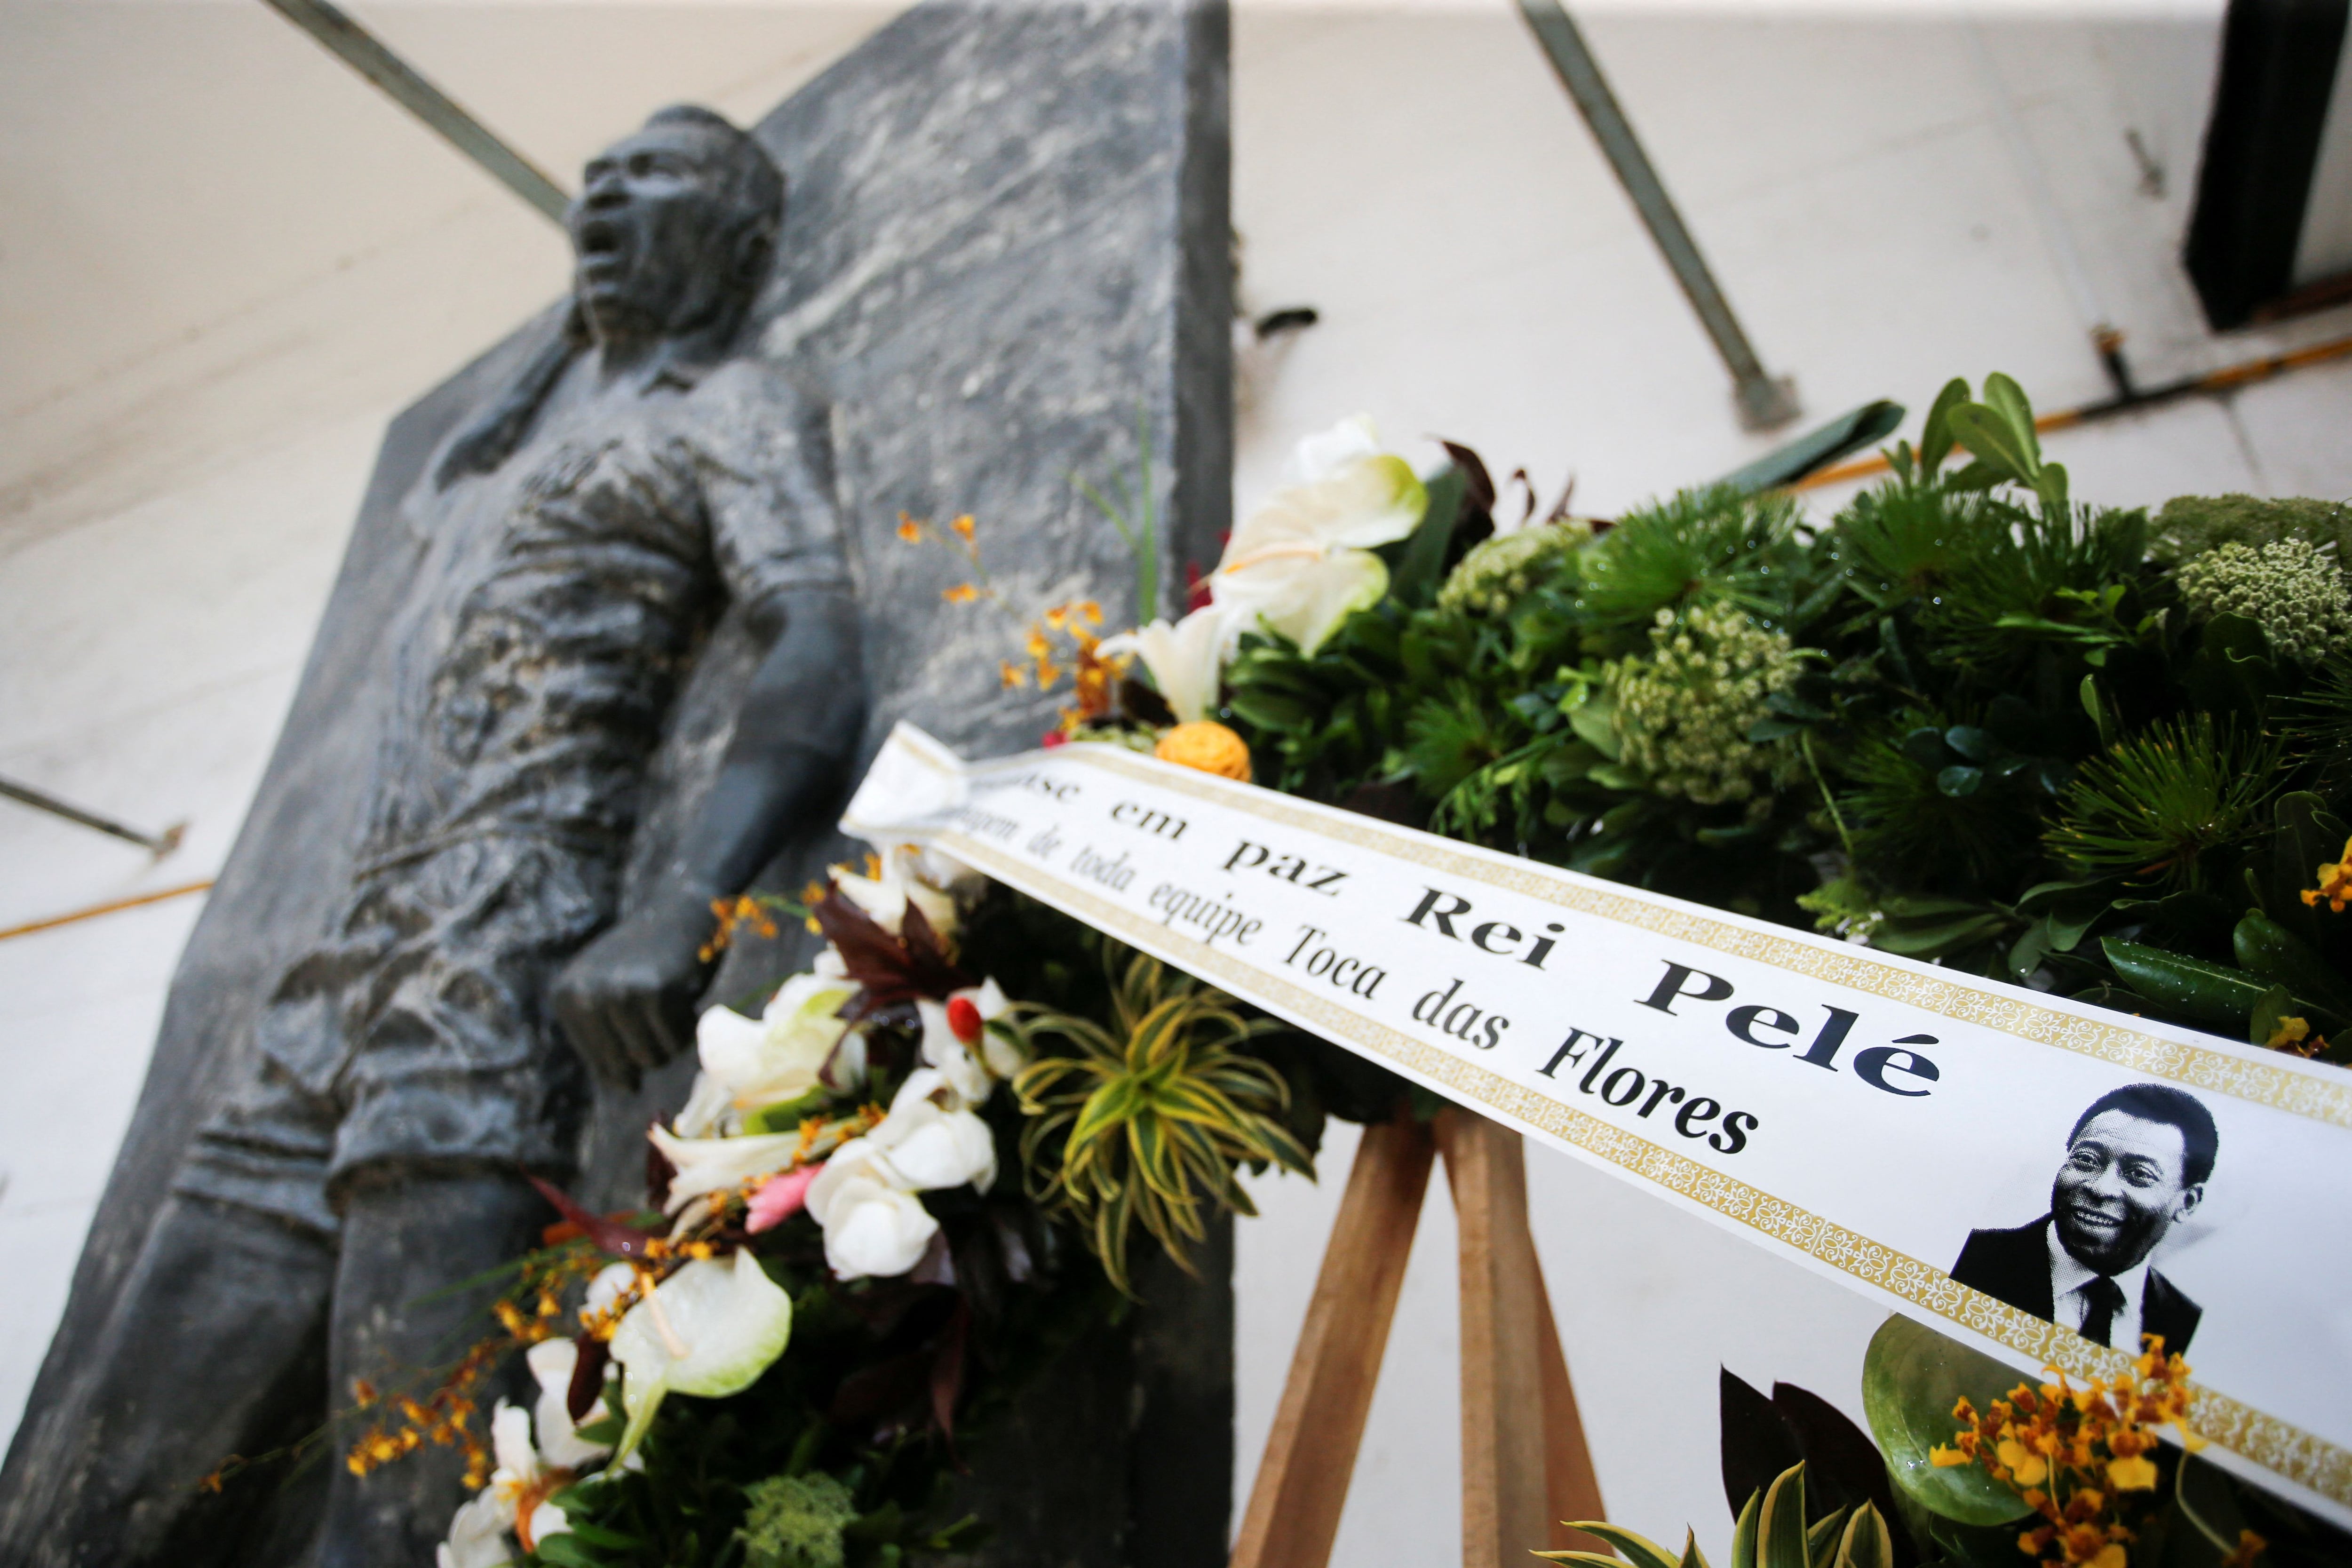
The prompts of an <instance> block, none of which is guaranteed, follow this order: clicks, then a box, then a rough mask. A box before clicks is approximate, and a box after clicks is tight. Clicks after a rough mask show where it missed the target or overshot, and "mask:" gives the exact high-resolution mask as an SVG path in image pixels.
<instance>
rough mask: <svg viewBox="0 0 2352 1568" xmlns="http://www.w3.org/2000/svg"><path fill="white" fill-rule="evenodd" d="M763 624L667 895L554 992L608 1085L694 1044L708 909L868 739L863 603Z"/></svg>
mask: <svg viewBox="0 0 2352 1568" xmlns="http://www.w3.org/2000/svg"><path fill="white" fill-rule="evenodd" d="M754 625H755V626H760V627H761V629H764V630H765V631H767V632H768V634H769V637H770V639H771V640H770V643H769V647H768V651H767V654H766V655H765V657H764V658H762V659H761V663H760V667H759V668H758V670H757V672H756V673H754V675H753V676H752V678H751V684H750V685H749V687H748V688H747V689H745V692H744V698H743V709H742V712H741V714H740V717H739V718H738V719H737V721H736V725H735V735H734V739H733V740H732V741H731V742H730V743H729V745H728V748H727V754H726V756H725V757H724V759H722V760H721V762H720V763H719V776H718V779H717V781H716V782H715V783H714V784H712V786H711V790H710V794H709V797H708V799H706V800H705V802H704V803H703V806H702V810H701V812H700V814H699V815H698V816H697V817H696V819H695V821H694V822H693V824H692V825H691V826H689V827H688V829H687V831H686V834H685V836H684V837H683V838H682V840H681V841H680V843H679V846H678V850H677V857H676V858H675V859H674V860H673V861H672V862H671V865H670V867H669V869H668V874H667V876H666V877H665V878H664V879H663V883H664V885H663V886H661V887H660V888H658V889H656V890H655V891H653V892H652V893H651V894H650V896H648V897H647V898H646V900H645V902H644V904H643V905H642V906H641V907H640V908H638V909H636V910H633V911H632V912H631V913H630V914H629V916H628V917H627V918H626V919H625V920H624V921H621V922H620V923H619V924H617V925H615V926H614V927H613V928H612V929H611V930H610V931H606V932H605V933H604V935H602V936H600V937H598V938H597V939H596V940H595V941H594V942H591V943H590V944H589V945H588V946H587V947H586V948H584V949H583V950H582V951H581V952H580V953H579V955H578V956H577V957H575V958H574V959H573V960H572V963H570V964H569V965H568V966H566V968H565V969H564V971H563V973H562V976H561V977H560V978H559V979H558V981H557V982H556V985H555V991H554V995H553V1002H554V1007H555V1015H556V1017H557V1019H558V1020H559V1021H560V1022H561V1023H562V1026H563V1030H564V1033H565V1034H566V1035H567V1036H568V1037H570V1039H571V1041H572V1047H573V1048H574V1049H576V1050H577V1051H579V1052H580V1054H581V1055H582V1056H583V1057H584V1058H586V1059H587V1061H588V1062H589V1064H590V1066H592V1067H593V1068H595V1069H596V1071H597V1072H598V1073H599V1074H600V1075H601V1076H603V1077H604V1078H605V1079H607V1080H608V1081H611V1082H614V1083H621V1084H627V1085H634V1084H635V1081H636V1079H637V1077H638V1075H639V1074H641V1073H643V1072H645V1071H646V1070H648V1069H650V1068H656V1067H659V1066H660V1065H661V1064H662V1063H664V1062H666V1061H667V1060H669V1059H670V1058H672V1057H675V1056H676V1055H677V1054H678V1052H680V1051H682V1050H684V1049H685V1048H686V1047H687V1046H688V1044H690V1043H691V1042H692V1041H693V1038H694V1003H695V1001H696V999H697V997H698V996H699V994H701V991H702V987H703V984H704V983H705V981H706V980H707V978H708V976H709V961H708V960H706V959H704V958H703V957H702V956H701V950H702V949H703V948H704V947H705V946H706V945H707V944H708V943H709V940H710V935H711V931H712V919H711V912H710V904H711V900H714V899H721V898H729V897H731V896H733V895H734V894H736V893H737V892H740V890H741V889H743V887H744V886H745V885H746V884H748V883H749V882H750V881H751V879H752V877H754V876H755V875H757V874H758V872H759V870H760V868H761V867H762V866H764V865H765V864H767V862H768V861H769V860H770V859H771V858H772V857H773V856H774V855H775V853H776V851H777V850H778V848H779V847H782V843H783V842H784V839H785V837H786V836H787V835H788V834H789V833H790V832H791V831H792V830H793V828H795V827H797V826H802V825H803V824H804V823H805V822H806V820H807V818H808V816H809V815H810V814H811V813H812V812H814V811H819V810H822V809H824V806H825V805H827V804H828V803H830V802H831V801H832V800H833V799H834V798H835V795H837V794H838V792H839V790H840V787H841V784H842V783H843V777H842V775H843V773H844V771H845V769H846V768H847V766H848V764H849V762H850V760H851V758H852V756H853V755H854V754H855V753H856V749H857V745H858V742H859V740H860V738H861V735H862V733H863V731H864V728H865V717H866V695H865V679H864V672H863V668H862V665H861V661H860V658H859V653H858V635H857V616H856V602H855V600H854V599H853V598H852V596H851V595H849V594H848V593H847V592H846V591H845V590H844V589H841V588H837V587H824V588H806V589H787V590H785V591H783V592H782V593H779V594H777V595H772V597H771V598H770V599H768V600H767V601H765V602H764V603H763V604H762V605H760V606H759V609H758V611H757V612H755V616H754Z"/></svg>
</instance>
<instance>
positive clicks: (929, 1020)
mask: <svg viewBox="0 0 2352 1568" xmlns="http://www.w3.org/2000/svg"><path fill="white" fill-rule="evenodd" d="M1012 1010H1013V1003H1012V1000H1011V998H1009V997H1007V996H1006V995H1005V994H1004V992H1003V988H1002V987H1000V986H999V985H998V984H996V982H995V981H993V980H987V981H982V983H981V984H978V985H971V986H966V987H965V988H964V989H962V990H961V991H950V992H949V993H948V999H947V1000H946V1001H944V1002H934V1001H932V1000H931V999H930V998H929V997H927V996H924V997H918V998H916V1000H915V1011H916V1013H917V1014H918V1015H919V1016H921V1018H922V1020H923V1060H924V1062H925V1063H926V1064H928V1065H929V1066H931V1067H935V1068H939V1069H940V1071H941V1072H943V1073H946V1074H947V1075H948V1081H949V1082H950V1084H952V1085H953V1086H954V1088H955V1090H956V1092H957V1093H958V1094H959V1095H961V1096H962V1097H963V1099H964V1100H965V1101H966V1102H967V1103H969V1104H972V1105H977V1104H979V1103H980V1102H981V1101H982V1100H985V1099H987V1098H988V1089H989V1085H988V1083H987V1080H986V1079H984V1078H983V1079H979V1080H977V1081H978V1082H979V1084H980V1089H979V1092H977V1093H975V1092H972V1090H971V1089H970V1088H968V1087H967V1085H968V1084H970V1083H971V1082H972V1081H973V1079H971V1073H970V1072H969V1071H967V1070H966V1069H965V1068H962V1067H961V1066H960V1065H959V1064H960V1062H969V1061H970V1060H971V1058H974V1057H977V1058H979V1059H980V1062H981V1064H982V1065H983V1066H985V1067H986V1068H987V1069H988V1071H989V1072H991V1073H993V1074H994V1075H995V1076H996V1077H998V1078H1011V1077H1012V1076H1013V1074H1014V1073H1017V1072H1019V1071H1020V1070H1021V1068H1022V1066H1023V1065H1024V1064H1023V1062H1022V1059H1021V1052H1020V1050H1019V1048H1018V1047H1015V1046H1013V1043H1012V1042H1011V1041H1009V1040H1007V1039H1005V1038H1003V1037H1002V1036H1000V1035H998V1034H997V1032H996V1031H995V1030H993V1029H991V1028H990V1027H989V1024H990V1023H991V1022H992V1021H993V1020H995V1019H998V1018H1002V1017H1003V1016H1004V1015H1005V1014H1007V1013H1009V1012H1011V1011H1012ZM959 1026H961V1027H959Z"/></svg>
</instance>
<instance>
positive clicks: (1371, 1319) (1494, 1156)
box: [1231, 1109, 1608, 1568]
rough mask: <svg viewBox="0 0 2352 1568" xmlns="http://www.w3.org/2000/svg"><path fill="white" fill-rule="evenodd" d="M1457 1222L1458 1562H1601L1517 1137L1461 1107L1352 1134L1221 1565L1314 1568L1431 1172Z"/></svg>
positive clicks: (1324, 1553)
mask: <svg viewBox="0 0 2352 1568" xmlns="http://www.w3.org/2000/svg"><path fill="white" fill-rule="evenodd" d="M1440 1152H1442V1153H1443V1154H1444V1157H1445V1177H1446V1183H1447V1184H1448V1185H1449V1186H1450V1187H1451V1188H1452V1189H1453V1193H1454V1214H1455V1215H1456V1217H1457V1219H1458V1220H1459V1223H1460V1229H1461V1247H1460V1265H1459V1266H1460V1269H1461V1289H1462V1308H1461V1310H1462V1563H1463V1568H1532V1565H1531V1564H1529V1562H1528V1556H1527V1553H1528V1552H1529V1551H1531V1550H1559V1549H1563V1548H1566V1549H1576V1550H1582V1551H1587V1552H1606V1551H1607V1550H1608V1548H1607V1547H1606V1546H1605V1545H1604V1544H1603V1543H1601V1542H1598V1541H1595V1540H1594V1539H1592V1538H1591V1536H1587V1535H1583V1534H1581V1533H1580V1532H1578V1531H1570V1530H1565V1529H1563V1528H1561V1527H1560V1525H1559V1521H1561V1520H1565V1519H1601V1518H1605V1517H1606V1515H1605V1514H1604V1513H1603V1512H1602V1510H1601V1485H1600V1482H1599V1481H1598V1480H1597V1479H1595V1478H1594V1476H1593V1472H1592V1456H1591V1451H1590V1450H1589V1449H1587V1447H1585V1442H1584V1424H1583V1422H1582V1420H1581V1419H1580V1417H1579V1416H1578V1415H1577V1412H1576V1391H1575V1389H1574V1388H1573V1387H1571V1386H1570V1383H1569V1379H1568V1360H1567V1358H1566V1357H1565V1356H1564V1355H1563V1354H1562V1353H1561V1352H1560V1346H1559V1327H1558V1325H1557V1324H1555V1323H1554V1321H1553V1320H1552V1315H1551V1299H1550V1297H1549V1294H1547V1292H1546V1291H1545V1289H1544V1282H1543V1269H1542V1266H1541V1265H1540V1264H1539V1263H1538V1261H1537V1259H1536V1249H1535V1240H1534V1237H1531V1236H1530V1235H1529V1234H1528V1180H1527V1164H1526V1159H1525V1152H1524V1150H1523V1149H1522V1147H1521V1145H1520V1141H1519V1135H1518V1134H1517V1133H1516V1132H1514V1131H1510V1129H1508V1128H1507V1127H1502V1126H1499V1125H1497V1124H1496V1123H1495V1122H1492V1121H1486V1119H1485V1118H1483V1117H1480V1116H1476V1115H1474V1114H1472V1113H1471V1112H1469V1111H1466V1110H1454V1109H1449V1110H1445V1111H1444V1112H1442V1113H1440V1115H1439V1116H1438V1117H1437V1120H1436V1121H1435V1123H1434V1124H1433V1125H1430V1124H1424V1123H1420V1122H1416V1121H1412V1120H1411V1119H1410V1118H1409V1117H1406V1116H1404V1115H1402V1114H1400V1116H1399V1117H1398V1119H1397V1120H1396V1121H1390V1122H1385V1123H1382V1124H1380V1125H1378V1126H1371V1127H1367V1128H1365V1129H1364V1141H1363V1142H1362V1144H1361V1145H1360V1146H1359V1147H1358V1149H1357V1151H1356V1163H1355V1166H1354V1168H1353V1169H1351V1170H1350V1171H1349V1173H1348V1191H1347V1195H1346V1196H1345V1197H1344V1198H1343V1199H1342V1200H1341V1202H1340V1205H1339V1219H1338V1221H1337V1222H1336V1223H1335V1224H1334V1225H1333V1226H1332V1227H1331V1240H1330V1243H1329V1245H1328V1247H1326V1248H1325V1249H1324V1253H1323V1270H1322V1273H1321V1274H1320V1275H1319V1276H1318V1278H1317V1279H1316V1282H1315V1296H1314V1300H1312V1301H1311V1302H1310V1303H1309V1304H1308V1306H1307V1322H1306V1326H1305V1327H1304V1328H1302V1329H1301V1330H1300V1331H1299V1335H1298V1349H1297V1352H1294V1354H1293V1355H1292V1358H1291V1363H1290V1379H1289V1381H1288V1383H1286V1384H1285V1385H1284V1387H1283V1391H1282V1405H1281V1407H1280V1409H1279V1410H1278V1411H1276V1415H1275V1418H1274V1431H1273V1432H1272V1434H1271V1435H1270V1436H1268V1437H1267V1438H1266V1444H1265V1458H1263V1459H1261V1460H1260V1461H1259V1462H1258V1471H1257V1483H1256V1485H1255V1486H1254V1487H1253V1488H1252V1489H1251V1490H1250V1500H1249V1511H1248V1512H1247V1513H1246V1514H1245V1515H1244V1516H1243V1520H1242V1531H1241V1537H1240V1539H1239V1541H1237V1542H1235V1543H1234V1554H1233V1559H1232V1563H1231V1568H1324V1564H1325V1563H1327V1562H1328V1560H1329V1558H1330V1555H1331V1542H1332V1539H1333V1538H1334V1537H1335V1536H1336V1535H1337V1534H1338V1533H1339V1510H1340V1507H1341V1505H1342V1504H1343V1503H1345V1502H1346V1500H1347V1496H1348V1480H1349V1476H1350V1475H1351V1474H1352V1473H1353V1472H1354V1469H1355V1467H1356V1449H1357V1447H1358V1446H1359V1445H1360V1443H1361V1442H1362V1441H1363V1436H1364V1419H1365V1416H1366V1415H1368V1414H1369V1412H1370V1409H1371V1404H1372V1386H1373V1384H1374V1383H1375V1382H1376V1381H1377V1380H1378V1378H1379V1376H1380V1369H1381V1353H1382V1352H1383V1351H1384V1350H1385V1349H1386V1348H1387V1345H1388V1337H1389V1321H1390V1320H1391V1318H1392V1317H1393V1316H1394V1315H1395V1312H1396V1302H1397V1292H1398V1290H1399V1289H1402V1286H1403V1284H1404V1270H1405V1260H1406V1258H1407V1256H1408V1255H1409V1254H1410V1253H1411V1252H1412V1233H1413V1229H1414V1227H1415V1226H1417V1225H1418V1224H1419V1223H1420V1219H1421V1205H1422V1198H1423V1194H1424V1193H1425V1192H1426V1191H1427V1189H1428V1186H1429V1167H1430V1162H1431V1161H1432V1160H1433V1158H1434V1157H1435V1156H1436V1155H1437V1154H1439V1153H1440Z"/></svg>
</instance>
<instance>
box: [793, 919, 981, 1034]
mask: <svg viewBox="0 0 2352 1568" xmlns="http://www.w3.org/2000/svg"><path fill="white" fill-rule="evenodd" d="M810 912H811V913H812V914H814V916H815V917H816V923H817V925H818V927H819V928H820V929H821V930H823V931H824V935H825V940H826V941H827V942H831V943H832V944H833V949H834V951H835V952H838V953H839V954H841V963H842V967H843V968H845V969H846V970H847V971H848V972H849V978H850V979H852V980H855V981H856V982H857V984H858V986H859V990H858V994H856V995H855V996H853V997H851V998H850V999H849V1001H848V1002H847V1003H845V1004H844V1005H843V1007H842V1009H841V1014H840V1016H842V1017H844V1018H846V1019H848V1020H849V1021H850V1022H852V1023H856V1022H857V1021H858V1020H859V1019H861V1018H865V1017H867V1016H871V1015H873V1014H875V1013H878V1012H880V1011H881V1010H882V1009H883V1008H885V1007H892V1006H896V1005H898V1004H899V1003H902V1002H911V1001H913V1000H914V999H915V998H917V997H919V996H928V997H930V998H932V999H934V1000H937V999H940V998H942V997H945V996H946V995H947V994H948V993H949V992H950V991H961V990H962V989H963V988H964V987H965V986H967V985H970V984H972V981H971V977H970V976H968V975H966V974H965V973H963V971H961V969H958V968H957V967H956V966H955V965H954V964H953V963H950V962H949V960H948V956H947V950H946V948H945V946H944V945H943V944H942V943H941V942H940V939H939V936H938V934H937V933H936V932H934V931H932V930H931V922H930V921H927V920H925V919H924V918H923V911H922V910H919V909H917V908H916V907H915V906H914V905H913V904H912V903H909V904H908V906H907V912H906V915H905V917H904V918H903V919H901V920H900V921H899V922H898V930H899V931H900V933H901V934H900V935H899V936H892V935H891V934H890V933H889V931H887V930H885V929H884V928H883V925H882V922H881V921H877V920H876V919H875V918H874V917H873V916H871V915H869V914H867V913H866V911H865V910H861V909H859V908H858V907H857V906H856V904H853V903H851V902H850V901H849V900H847V899H845V898H844V897H842V895H841V893H840V892H839V890H838V889H836V890H834V891H831V892H828V893H826V894H825V896H824V898H822V899H820V900H817V903H816V907H815V908H814V910H811V911H810Z"/></svg>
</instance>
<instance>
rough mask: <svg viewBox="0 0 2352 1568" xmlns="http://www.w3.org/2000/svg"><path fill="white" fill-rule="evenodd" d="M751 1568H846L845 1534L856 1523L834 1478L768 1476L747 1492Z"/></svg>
mask: <svg viewBox="0 0 2352 1568" xmlns="http://www.w3.org/2000/svg"><path fill="white" fill-rule="evenodd" d="M744 1497H745V1499H746V1500H747V1501H748V1502H749V1503H750V1504H751V1508H750V1510H749V1512H748V1514H747V1515H746V1517H745V1519H744V1521H743V1529H742V1531H741V1532H740V1533H741V1537H742V1541H743V1560H744V1562H745V1563H747V1564H749V1568H842V1559H843V1550H842V1541H841V1532H842V1531H843V1530H844V1529H845V1528H846V1527H847V1525H848V1524H849V1522H850V1521H851V1520H853V1519H855V1518H856V1517H857V1510H856V1505H855V1504H854V1503H853V1502H852V1501H851V1500H850V1495H849V1489H848V1488H847V1487H845V1486H843V1485H842V1484H841V1483H840V1482H839V1481H837V1480H835V1479H833V1478H832V1477H831V1476H828V1475H825V1474H824V1473H822V1472H813V1473H811V1474H809V1475H805V1476H770V1477H769V1478H768V1479H766V1480H764V1481H757V1482H754V1483H753V1484H752V1485H751V1487H749V1488H747V1489H745V1492H744Z"/></svg>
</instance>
